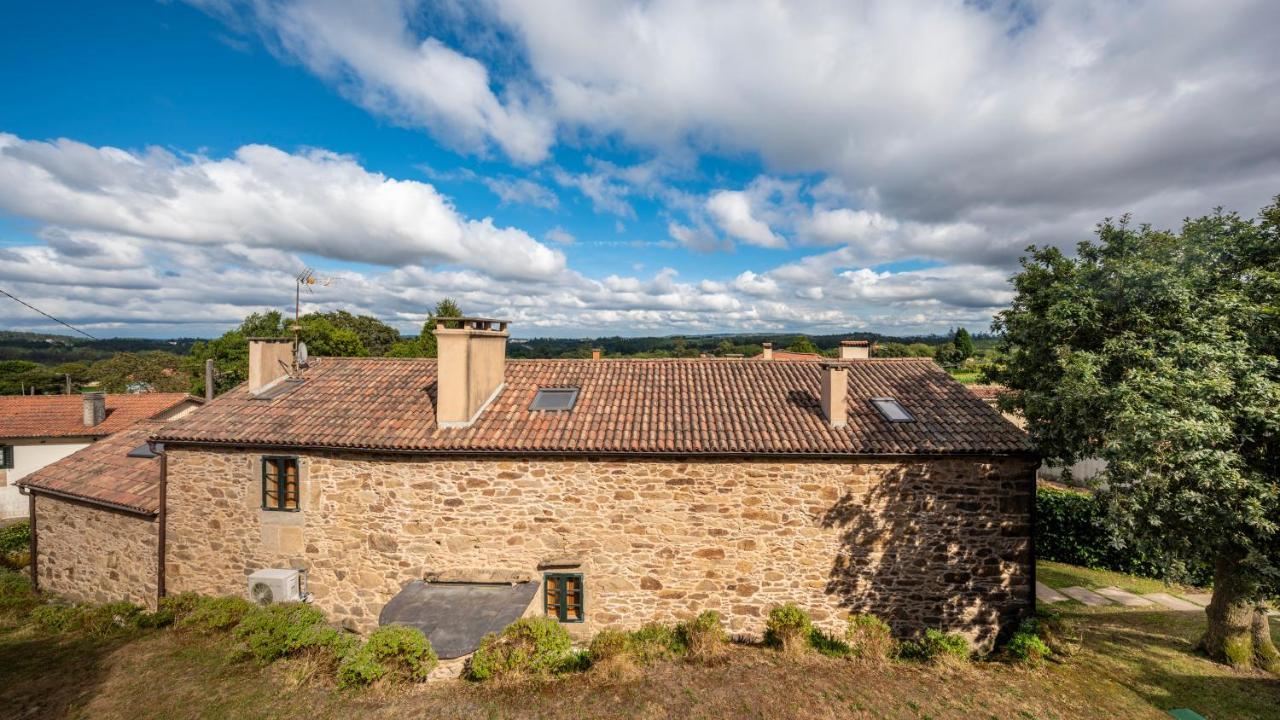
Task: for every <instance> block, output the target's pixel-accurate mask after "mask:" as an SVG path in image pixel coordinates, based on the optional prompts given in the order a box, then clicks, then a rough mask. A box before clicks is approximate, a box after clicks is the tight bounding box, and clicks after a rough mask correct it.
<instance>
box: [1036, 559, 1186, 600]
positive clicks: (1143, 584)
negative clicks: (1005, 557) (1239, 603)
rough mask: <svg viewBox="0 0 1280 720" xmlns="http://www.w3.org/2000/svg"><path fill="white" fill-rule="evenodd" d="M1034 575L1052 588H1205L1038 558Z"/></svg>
mask: <svg viewBox="0 0 1280 720" xmlns="http://www.w3.org/2000/svg"><path fill="white" fill-rule="evenodd" d="M1036 579H1038V580H1039V581H1040V582H1042V583H1044V584H1046V585H1048V586H1049V587H1054V588H1064V587H1072V586H1075V585H1079V586H1080V587H1085V588H1088V589H1090V590H1097V589H1098V588H1104V587H1111V586H1113V585H1114V586H1115V587H1118V588H1120V589H1121V590H1128V591H1129V592H1131V593H1138V594H1140V595H1145V594H1146V593H1153V592H1172V593H1174V594H1175V595H1176V594H1179V593H1183V592H1191V593H1197V592H1208V590H1205V589H1203V588H1195V587H1191V586H1188V585H1180V584H1177V583H1171V584H1166V583H1165V582H1164V581H1163V580H1152V579H1151V578H1144V577H1137V576H1134V575H1125V574H1123V573H1118V572H1111V571H1110V570H1091V569H1089V568H1082V567H1076V566H1075V565H1067V564H1065V563H1058V562H1047V561H1044V560H1041V561H1040V562H1039V563H1037V564H1036Z"/></svg>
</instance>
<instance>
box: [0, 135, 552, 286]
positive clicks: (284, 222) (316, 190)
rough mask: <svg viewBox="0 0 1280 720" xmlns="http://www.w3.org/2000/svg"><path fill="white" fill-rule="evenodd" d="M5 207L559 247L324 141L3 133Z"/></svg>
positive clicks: (536, 252)
mask: <svg viewBox="0 0 1280 720" xmlns="http://www.w3.org/2000/svg"><path fill="white" fill-rule="evenodd" d="M0 187H4V188H5V192H4V193H0V208H3V209H4V210H7V211H8V212H11V213H15V214H18V215H21V216H24V217H28V218H32V219H37V220H41V221H44V222H48V223H54V224H57V225H59V226H63V227H71V228H83V229H87V230H93V231H97V232H101V233H115V234H120V235H129V236H136V237H147V238H155V239H160V240H171V241H178V242H184V243H195V244H201V245H219V246H221V245H231V244H235V245H241V246H244V247H247V248H266V249H283V250H287V251H293V252H307V253H314V254H316V255H322V256H325V257H331V258H336V259H343V260H353V261H360V262H374V263H382V264H388V265H395V264H401V263H407V262H451V263H460V264H472V265H477V266H481V267H484V268H485V269H486V270H487V271H488V272H491V273H493V274H496V275H511V276H520V277H544V276H547V275H550V274H553V273H556V272H559V271H561V270H562V269H563V268H564V265H565V261H564V256H563V254H562V253H560V252H559V251H556V250H552V249H551V248H548V247H546V246H545V245H542V244H541V243H539V242H537V241H536V240H534V239H533V238H531V237H529V235H528V234H526V233H525V232H523V231H521V230H518V229H515V228H498V227H496V226H494V224H493V222H492V221H491V220H490V219H488V218H484V219H481V220H471V219H467V218H464V217H462V216H461V215H460V214H459V213H458V212H457V210H456V209H455V208H454V207H453V205H452V204H451V203H450V202H449V200H448V199H447V198H445V197H443V196H442V195H440V193H439V192H437V191H436V189H435V188H434V187H432V186H431V185H428V184H426V183H421V182H416V181H412V180H397V179H394V178H389V177H386V176H385V175H382V174H380V173H374V172H370V171H368V170H366V169H364V168H363V167H361V166H360V165H359V164H358V163H357V162H356V161H355V160H354V159H353V158H351V157H348V156H344V155H338V154H335V153H331V152H328V151H324V150H306V151H302V152H299V153H296V154H290V153H287V152H284V151H282V150H279V149H276V148H273V147H270V146H266V145H246V146H244V147H242V148H240V149H239V150H237V151H236V153H235V155H234V156H232V157H229V158H223V159H215V158H208V157H203V156H189V157H179V156H175V155H173V154H170V153H167V152H164V151H159V150H150V151H147V152H145V153H133V152H128V151H125V150H120V149H117V148H112V147H101V148H95V147H92V146H89V145H85V144H83V143H78V142H75V141H72V140H58V141H55V142H51V143H45V142H37V141H30V140H23V139H21V138H18V137H16V136H14V135H8V134H0Z"/></svg>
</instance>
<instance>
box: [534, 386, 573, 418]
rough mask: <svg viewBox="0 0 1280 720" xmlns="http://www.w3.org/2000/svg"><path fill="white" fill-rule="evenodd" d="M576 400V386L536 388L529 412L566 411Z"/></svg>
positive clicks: (570, 408)
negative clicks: (536, 392) (536, 391)
mask: <svg viewBox="0 0 1280 720" xmlns="http://www.w3.org/2000/svg"><path fill="white" fill-rule="evenodd" d="M577 402H578V388H576V387H565V388H538V394H537V395H535V396H534V398H533V404H532V405H530V406H529V410H530V412H538V411H547V412H568V411H570V410H572V409H573V406H574V405H576V404H577Z"/></svg>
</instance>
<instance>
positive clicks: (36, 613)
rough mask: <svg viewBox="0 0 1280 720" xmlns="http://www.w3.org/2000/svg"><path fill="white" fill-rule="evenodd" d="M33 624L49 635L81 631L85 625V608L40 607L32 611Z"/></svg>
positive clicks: (74, 606)
mask: <svg viewBox="0 0 1280 720" xmlns="http://www.w3.org/2000/svg"><path fill="white" fill-rule="evenodd" d="M31 622H32V624H34V625H35V626H36V627H38V628H40V629H41V630H43V631H45V632H47V633H66V632H72V631H74V630H79V629H80V628H81V627H82V626H83V624H84V608H83V607H81V606H80V605H54V604H49V605H40V606H37V607H35V608H32V610H31Z"/></svg>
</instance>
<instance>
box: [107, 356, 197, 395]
mask: <svg viewBox="0 0 1280 720" xmlns="http://www.w3.org/2000/svg"><path fill="white" fill-rule="evenodd" d="M88 376H89V378H90V379H91V380H94V381H96V382H97V383H98V388H99V389H101V390H104V391H106V392H109V393H124V392H187V391H188V390H189V389H190V388H191V375H190V364H189V363H188V362H186V361H185V359H184V358H183V357H182V356H180V355H174V354H173V353H167V352H162V351H159V350H155V351H151V352H141V353H116V354H115V355H112V356H111V357H109V358H107V359H106V360H99V361H98V362H96V363H94V364H93V365H90V366H89V372H88Z"/></svg>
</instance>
